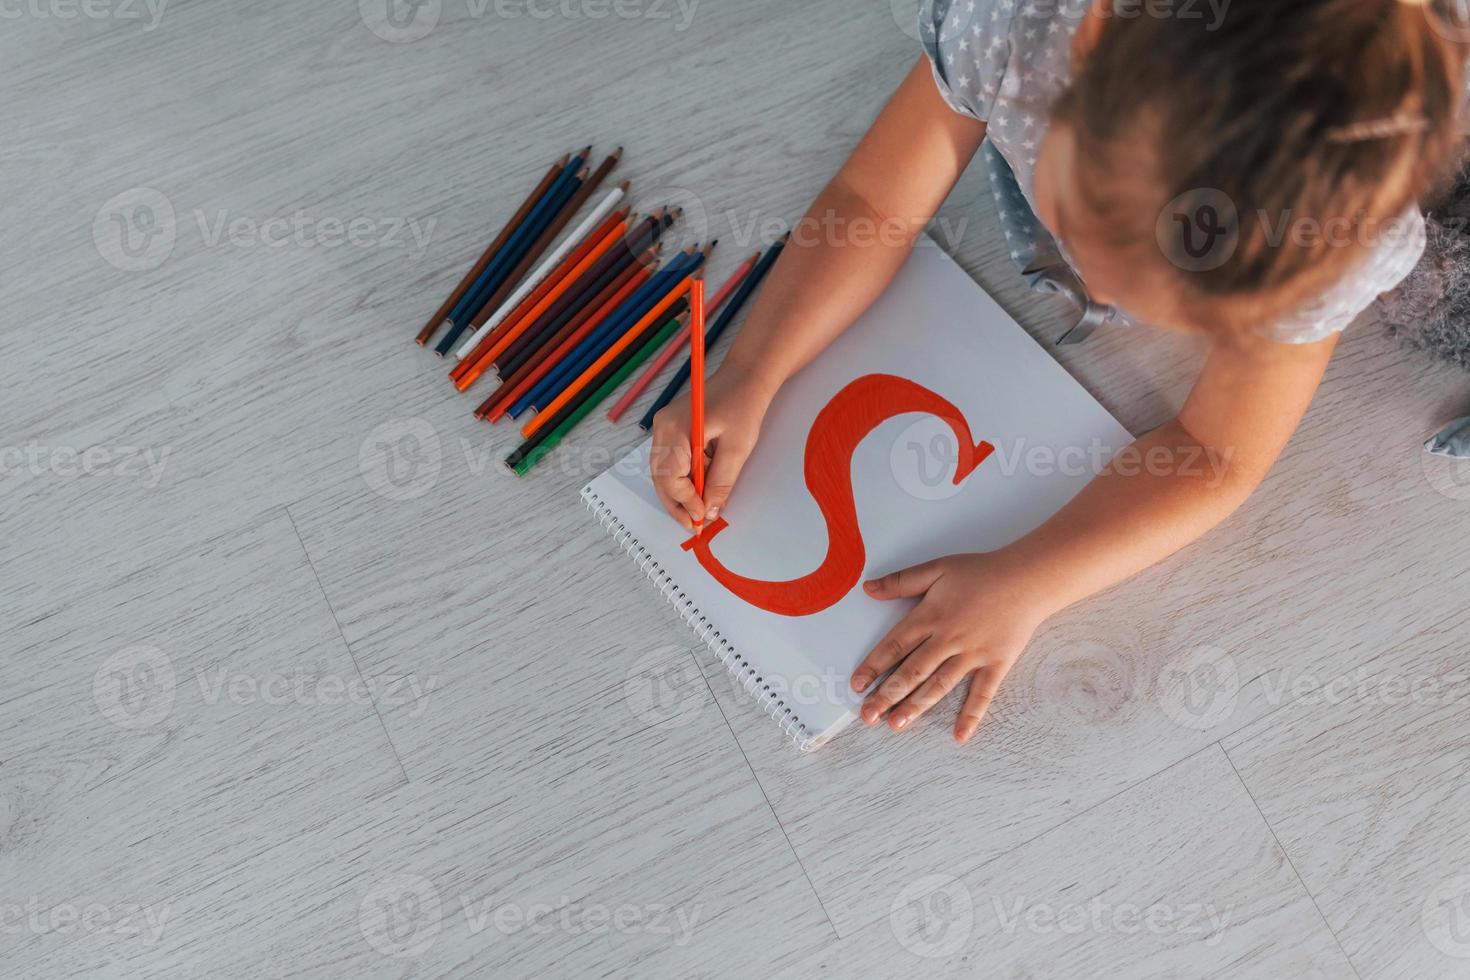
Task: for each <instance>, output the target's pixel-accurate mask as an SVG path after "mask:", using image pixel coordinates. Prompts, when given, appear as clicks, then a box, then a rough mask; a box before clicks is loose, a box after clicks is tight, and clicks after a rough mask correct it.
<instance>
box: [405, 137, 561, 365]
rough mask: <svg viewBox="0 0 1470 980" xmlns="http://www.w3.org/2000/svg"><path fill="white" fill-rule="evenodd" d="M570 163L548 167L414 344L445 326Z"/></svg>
mask: <svg viewBox="0 0 1470 980" xmlns="http://www.w3.org/2000/svg"><path fill="white" fill-rule="evenodd" d="M570 159H571V157H570V155H567V156H563V157H562V158H561V159H560V160H558V161H557V162H556V163H554V164H552V165H551V169H549V170H547V171H546V176H544V177H542V178H541V183H539V184H537V185H536V189H535V190H533V191H532V192H531V196H530V197H527V198H526V200H525V201H524V202H523V203H522V204H521V206H520V207H519V208H518V209H517V210H516V213H515V214H514V215H512V216H511V219H510V220H509V221H507V222H506V223H505V227H504V228H502V229H500V234H498V235H496V236H495V240H494V241H492V242H491V243H490V245H489V247H488V248H486V249H485V252H484V254H482V255H481V256H480V258H479V260H478V261H477V262H475V264H474V265H473V266H471V267H470V271H469V272H467V273H465V277H464V278H463V279H461V280H460V281H459V285H458V286H456V287H455V289H454V292H452V293H450V294H449V298H448V299H446V300H445V301H444V303H443V304H442V305H441V306H440V307H439V308H438V309H437V310H435V311H434V315H433V316H431V317H429V322H428V323H426V324H424V328H423V329H422V330H420V331H419V335H418V336H417V337H415V338H414V343H416V344H418V345H419V346H420V347H422V346H424V345H425V344H427V343H428V342H429V340H430V338H432V337H433V336H434V333H435V331H437V330H438V329H439V325H440V324H442V323H443V322H444V318H445V317H446V316H448V315H449V311H450V310H452V309H454V306H455V304H456V303H458V302H459V301H460V299H461V298H463V296H464V294H465V293H467V292H469V289H470V286H471V285H472V284H473V283H474V281H475V280H476V279H478V278H480V273H482V272H484V271H485V267H486V266H488V265H489V264H490V260H491V259H493V258H495V255H496V253H498V252H499V251H500V249H501V247H502V246H504V245H505V242H506V239H508V238H510V236H511V234H512V233H513V232H514V231H515V230H516V228H517V227H519V226H520V223H521V222H522V221H524V220H526V215H528V214H530V213H531V209H532V208H534V207H535V206H536V202H537V201H539V200H541V197H542V195H544V194H545V193H546V192H547V191H548V190H550V189H551V185H552V184H554V183H555V182H556V178H557V177H558V176H559V175H560V174H561V172H562V170H563V169H565V168H566V165H567V161H568V160H570Z"/></svg>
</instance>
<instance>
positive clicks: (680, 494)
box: [665, 476, 704, 523]
mask: <svg viewBox="0 0 1470 980" xmlns="http://www.w3.org/2000/svg"><path fill="white" fill-rule="evenodd" d="M665 490H666V491H667V492H668V495H669V496H670V497H671V498H672V499H673V501H674V503H676V504H678V505H679V506H680V507H681V508H683V510H684V512H685V513H686V514H688V515H689V516H690V517H691V518H693V519H694V521H695V522H696V523H699V522H702V521H703V520H704V501H703V500H700V499H699V494H697V493H695V492H694V481H693V480H691V479H689V477H687V476H684V477H680V478H679V479H677V480H674V481H673V482H672V483H669V484H667V485H666V486H665Z"/></svg>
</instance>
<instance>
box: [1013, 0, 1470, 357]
mask: <svg viewBox="0 0 1470 980" xmlns="http://www.w3.org/2000/svg"><path fill="white" fill-rule="evenodd" d="M1447 2H1448V0H1447ZM1455 2H1457V0H1455ZM1180 9H1182V7H1181V5H1178V4H1173V5H1170V6H1169V7H1168V10H1171V11H1177V10H1180ZM1163 10H1164V8H1163V7H1162V6H1155V5H1153V4H1144V3H1141V2H1134V0H1098V2H1097V5H1096V6H1095V7H1094V8H1093V9H1092V11H1091V12H1090V14H1089V16H1088V18H1087V21H1086V22H1085V23H1084V25H1083V26H1082V28H1081V29H1080V30H1079V32H1078V35H1077V41H1076V45H1075V49H1074V58H1075V60H1076V62H1077V70H1076V74H1075V78H1074V80H1073V83H1072V85H1071V87H1070V88H1069V89H1068V91H1067V92H1066V93H1065V94H1064V95H1063V96H1062V97H1061V99H1060V100H1059V101H1058V103H1057V105H1056V106H1055V107H1054V111H1053V116H1052V125H1051V128H1050V129H1049V131H1048V133H1047V136H1046V139H1045V141H1044V142H1043V143H1042V145H1041V148H1040V151H1039V152H1038V156H1037V162H1036V172H1035V193H1036V199H1037V206H1038V209H1039V210H1040V212H1041V217H1042V219H1043V220H1044V221H1045V222H1046V223H1047V225H1048V226H1049V227H1051V228H1052V229H1053V230H1054V231H1056V232H1057V233H1058V236H1059V237H1060V238H1061V239H1062V241H1063V243H1064V244H1065V245H1066V246H1067V249H1068V251H1069V253H1070V254H1071V256H1072V258H1073V259H1074V260H1075V261H1076V263H1077V265H1078V266H1079V271H1080V272H1081V274H1082V276H1083V278H1084V279H1085V280H1086V281H1087V284H1088V287H1089V289H1090V290H1091V291H1092V293H1093V295H1094V298H1096V299H1099V300H1101V301H1104V302H1110V303H1114V304H1115V305H1117V306H1118V307H1119V308H1120V309H1122V310H1123V311H1125V312H1127V313H1130V314H1132V315H1133V316H1135V317H1137V318H1139V319H1142V320H1146V321H1148V322H1152V323H1156V324H1160V325H1169V326H1183V327H1192V328H1196V329H1201V330H1207V331H1211V332H1213V333H1221V334H1232V333H1238V332H1241V331H1246V330H1250V329H1251V328H1253V327H1259V326H1261V325H1263V324H1266V323H1269V322H1271V321H1272V320H1274V319H1276V318H1278V317H1279V316H1281V315H1282V314H1284V313H1286V312H1288V311H1290V310H1293V309H1295V308H1297V307H1299V306H1301V305H1302V304H1303V303H1304V302H1306V301H1307V300H1308V299H1309V298H1310V297H1311V296H1312V295H1313V294H1314V293H1318V292H1320V291H1321V290H1322V289H1324V288H1325V287H1326V286H1328V285H1330V284H1331V283H1333V282H1334V281H1336V280H1337V279H1338V278H1340V277H1341V276H1343V275H1344V274H1346V273H1347V272H1348V271H1349V270H1350V269H1351V267H1352V265H1353V263H1354V262H1356V261H1358V260H1361V259H1362V258H1363V257H1364V256H1365V255H1366V254H1367V252H1368V250H1369V249H1370V248H1372V247H1374V246H1375V245H1377V244H1378V243H1380V242H1382V241H1383V240H1384V239H1385V238H1387V237H1390V236H1392V235H1394V234H1401V233H1402V232H1403V228H1402V223H1401V222H1399V221H1398V219H1399V218H1400V216H1401V215H1403V214H1404V213H1405V211H1406V210H1407V208H1408V207H1409V206H1410V205H1411V204H1413V203H1415V202H1417V201H1418V200H1419V199H1420V198H1421V197H1422V196H1424V195H1425V194H1426V193H1427V192H1428V191H1429V190H1430V188H1431V187H1432V186H1433V184H1434V182H1435V181H1436V179H1438V178H1439V176H1440V175H1441V174H1442V173H1443V172H1444V171H1445V169H1446V168H1447V166H1448V165H1449V163H1450V162H1451V159H1452V157H1453V156H1454V154H1455V151H1456V148H1457V145H1458V138H1459V137H1458V133H1457V127H1456V116H1457V114H1458V110H1459V108H1460V104H1461V98H1462V95H1461V92H1462V89H1461V86H1462V74H1463V59H1464V53H1463V49H1462V48H1461V46H1460V44H1459V43H1458V41H1457V33H1456V31H1457V29H1459V30H1463V29H1464V28H1463V25H1462V24H1461V23H1459V22H1456V21H1454V20H1452V19H1451V18H1450V17H1449V15H1448V14H1447V12H1443V11H1441V10H1440V9H1439V0H1425V2H1413V0H1232V2H1231V3H1230V5H1229V7H1228V8H1227V10H1226V12H1225V14H1224V16H1223V18H1221V19H1220V21H1219V22H1218V23H1212V22H1211V21H1210V20H1209V19H1208V18H1202V19H1183V18H1180V17H1177V16H1172V17H1171V16H1160V15H1159V13H1158V12H1159V11H1163ZM1212 28H1213V29H1212Z"/></svg>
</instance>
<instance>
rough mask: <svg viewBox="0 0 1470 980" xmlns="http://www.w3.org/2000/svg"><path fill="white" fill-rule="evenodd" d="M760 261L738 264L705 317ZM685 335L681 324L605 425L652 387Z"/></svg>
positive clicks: (682, 345)
mask: <svg viewBox="0 0 1470 980" xmlns="http://www.w3.org/2000/svg"><path fill="white" fill-rule="evenodd" d="M760 257H761V253H759V252H756V253H755V254H754V255H752V256H751V257H750V258H748V259H746V260H745V261H744V262H742V263H741V264H740V268H738V269H736V270H735V271H734V272H733V273H731V274H730V278H728V279H726V280H725V283H724V285H722V286H721V287H720V288H719V289H718V290H716V291H715V296H714V299H712V300H710V301H709V306H708V307H706V309H705V311H704V315H705V316H706V317H711V316H714V315H715V313H717V312H718V311H719V309H720V307H721V306H723V305H724V304H725V300H727V299H729V298H730V294H731V293H733V292H735V288H736V287H737V286H739V285H740V283H741V281H742V280H743V279H744V278H745V277H746V275H747V274H748V273H749V272H750V270H751V269H752V268H754V267H755V264H756V262H757V261H758V260H759V259H760ZM688 331H689V326H688V324H685V326H684V328H683V329H681V330H680V331H679V332H678V333H676V334H674V337H673V339H672V340H670V341H669V343H668V346H667V347H665V348H664V349H663V350H662V351H660V352H659V355H658V356H657V357H655V358H654V359H653V360H652V361H651V362H650V363H649V365H648V367H647V368H646V369H645V370H644V372H643V373H642V374H640V375H639V376H638V380H637V381H635V382H633V384H632V385H630V386H629V388H628V390H627V391H625V392H624V393H623V397H621V398H619V399H618V400H617V402H616V404H614V405H613V407H612V408H610V409H608V412H607V418H608V421H610V422H617V421H619V420H620V419H622V417H623V414H624V413H625V412H627V411H628V409H629V408H630V407H632V405H633V403H634V402H635V401H637V400H638V396H639V395H641V394H643V391H644V389H646V388H647V387H648V386H649V385H650V384H652V383H653V381H654V379H655V378H657V377H658V376H659V373H660V372H662V371H663V369H664V368H665V367H667V366H668V363H669V362H670V361H672V360H673V359H674V355H676V354H678V353H679V351H681V350H682V349H683V348H684V344H685V343H686V342H687V341H688V340H689V332H688Z"/></svg>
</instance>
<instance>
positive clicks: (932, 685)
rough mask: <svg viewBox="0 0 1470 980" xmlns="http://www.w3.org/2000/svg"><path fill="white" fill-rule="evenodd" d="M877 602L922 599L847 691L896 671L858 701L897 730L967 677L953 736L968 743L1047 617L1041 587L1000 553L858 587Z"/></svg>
mask: <svg viewBox="0 0 1470 980" xmlns="http://www.w3.org/2000/svg"><path fill="white" fill-rule="evenodd" d="M863 590H864V591H865V592H866V593H867V594H868V595H870V596H872V597H873V598H875V599H899V598H907V597H913V596H923V599H922V600H921V601H920V602H919V604H918V605H917V606H915V607H914V608H913V610H911V611H910V612H909V614H908V615H907V616H905V617H904V618H903V620H902V621H901V622H899V624H898V625H897V626H895V627H893V629H891V630H889V631H888V635H887V636H885V637H884V638H883V640H882V641H881V642H880V643H879V644H878V645H877V646H876V647H875V648H874V649H873V651H872V652H871V653H869V654H868V656H867V657H866V658H865V659H864V660H863V662H862V663H861V664H859V665H858V668H857V670H855V671H853V674H852V689H853V690H854V691H859V692H861V691H864V690H866V689H867V688H868V686H869V685H871V684H872V683H873V681H874V680H875V679H877V678H878V677H879V676H881V675H882V674H883V673H884V672H885V671H887V670H888V669H889V668H891V667H895V666H896V667H897V669H896V670H894V671H893V673H892V674H891V675H890V676H889V677H888V679H887V680H885V681H884V682H883V683H882V685H880V686H879V687H878V689H877V690H876V691H874V692H873V693H872V694H870V695H868V698H867V700H866V701H864V702H863V707H862V718H863V721H865V722H867V723H868V724H870V725H871V724H874V723H876V722H877V721H878V720H879V719H881V718H882V717H883V716H884V715H885V714H887V715H888V725H889V727H890V728H892V729H893V730H895V731H901V730H902V729H904V728H907V727H909V726H910V725H912V724H913V721H914V719H915V718H917V717H919V716H920V715H922V714H923V713H924V712H925V711H928V710H929V709H930V708H932V707H933V706H934V705H936V704H938V703H939V702H940V701H941V700H942V699H943V698H944V696H945V695H946V694H948V693H949V692H950V691H952V690H953V689H954V688H955V687H957V686H958V685H959V683H960V682H961V681H962V680H964V679H965V678H970V691H969V694H968V695H967V696H966V697H965V703H964V707H962V708H961V709H960V716H959V719H958V720H957V721H956V722H955V726H954V738H955V741H957V742H961V743H963V742H967V741H969V739H970V736H972V735H974V734H975V729H977V728H978V727H980V719H981V718H983V717H985V711H986V709H987V708H988V707H989V706H990V702H991V700H992V699H993V698H994V697H995V693H996V691H997V690H998V689H999V688H1000V683H1001V681H1002V680H1004V679H1005V676H1006V674H1007V673H1009V672H1010V669H1011V666H1012V665H1013V664H1015V662H1016V661H1017V660H1018V659H1019V658H1020V656H1021V652H1022V651H1023V650H1025V649H1026V644H1027V643H1028V642H1030V640H1031V635H1032V634H1033V633H1034V632H1036V628H1037V627H1038V626H1040V625H1041V622H1042V620H1044V619H1045V618H1046V615H1047V612H1046V611H1045V610H1044V609H1043V605H1042V602H1041V601H1040V597H1039V590H1038V589H1037V588H1036V587H1035V586H1034V585H1033V584H1032V583H1030V582H1029V581H1027V580H1026V579H1025V578H1024V577H1023V576H1020V575H1018V574H1016V573H1015V572H1012V571H1010V570H1009V569H1008V568H1007V567H1006V565H1005V563H1004V561H1003V560H1002V558H1001V556H1000V554H999V553H997V552H991V553H987V554H977V555H950V556H949V557H947V558H940V559H937V560H935V561H930V562H925V563H924V564H922V565H915V566H914V567H913V568H906V569H904V570H903V571H901V572H893V573H892V574H889V575H885V576H883V577H882V578H879V579H874V580H872V581H869V582H865V583H863Z"/></svg>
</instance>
